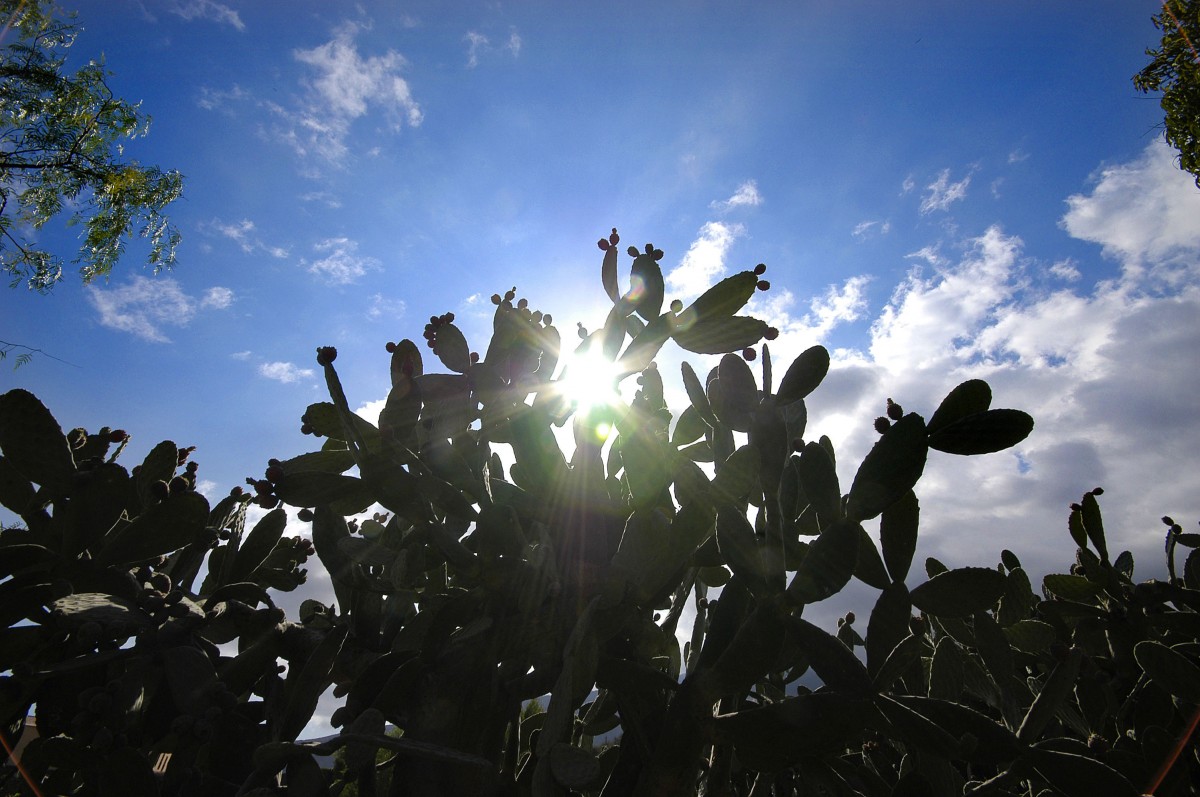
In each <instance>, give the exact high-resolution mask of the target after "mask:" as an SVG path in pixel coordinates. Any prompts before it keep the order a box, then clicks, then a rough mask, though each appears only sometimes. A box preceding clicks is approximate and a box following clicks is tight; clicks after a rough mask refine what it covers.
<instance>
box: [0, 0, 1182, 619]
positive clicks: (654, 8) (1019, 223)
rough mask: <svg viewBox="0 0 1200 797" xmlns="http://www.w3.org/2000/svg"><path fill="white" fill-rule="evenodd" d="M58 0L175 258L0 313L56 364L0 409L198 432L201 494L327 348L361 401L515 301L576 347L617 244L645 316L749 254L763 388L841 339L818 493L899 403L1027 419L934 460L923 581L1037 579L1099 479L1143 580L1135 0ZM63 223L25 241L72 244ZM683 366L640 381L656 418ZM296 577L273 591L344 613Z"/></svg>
mask: <svg viewBox="0 0 1200 797" xmlns="http://www.w3.org/2000/svg"><path fill="white" fill-rule="evenodd" d="M67 5H68V7H70V8H73V9H75V10H77V11H78V13H79V16H78V22H79V25H80V27H81V28H82V29H83V30H82V33H81V34H80V36H79V38H78V40H77V42H76V45H75V47H74V49H73V50H72V57H73V58H74V59H86V58H90V57H98V56H99V55H100V54H101V53H102V54H103V56H104V58H105V61H106V64H107V66H108V68H109V69H111V70H112V72H113V73H114V75H113V77H112V80H111V85H112V87H113V89H114V91H115V92H116V93H117V94H118V95H119V96H122V97H124V98H126V99H128V100H133V101H141V102H142V103H143V105H142V107H143V109H144V110H145V111H146V112H148V113H149V114H150V115H151V116H152V117H153V120H154V121H153V125H152V127H151V129H150V132H149V135H148V136H147V137H145V138H144V139H139V140H137V141H135V142H131V143H130V144H129V145H128V146H127V149H126V152H127V153H128V154H129V155H130V157H133V158H136V159H138V160H139V161H141V162H142V163H146V164H150V163H154V164H158V165H160V166H162V167H163V168H175V169H178V170H180V171H181V172H182V173H183V174H184V176H185V189H184V198H183V199H182V200H181V201H180V202H178V203H177V204H176V205H174V206H172V208H171V209H170V212H171V216H172V220H173V221H174V223H175V224H176V225H177V226H178V227H179V228H180V230H181V231H182V233H183V236H184V238H183V243H182V245H181V248H180V251H179V261H178V264H177V266H176V267H175V268H174V269H173V270H172V271H171V272H169V273H164V274H162V275H159V276H154V275H153V274H152V273H151V272H150V271H148V270H146V269H144V268H143V267H142V259H143V257H144V249H140V248H139V242H137V241H134V242H131V243H130V245H129V248H128V252H127V255H126V258H125V259H124V260H123V261H122V262H121V263H120V264H119V265H118V267H117V269H116V270H115V271H114V272H113V274H112V276H111V278H110V279H109V280H107V281H100V282H97V283H95V284H92V285H90V286H86V287H85V286H83V285H81V284H79V281H78V280H77V279H76V280H72V279H70V278H68V279H67V280H66V281H64V282H63V283H62V284H60V285H59V286H58V287H57V288H56V289H55V290H54V292H53V294H52V295H49V296H40V295H37V294H33V293H30V292H28V291H26V290H24V289H16V290H6V291H4V292H0V340H4V341H9V342H18V343H22V344H25V345H28V346H33V347H36V348H39V349H42V350H44V351H45V352H47V353H48V354H47V355H38V356H36V357H35V358H34V360H33V361H32V362H30V363H28V364H26V365H24V366H22V367H20V368H18V369H15V370H14V369H13V368H12V365H11V363H12V361H13V359H14V357H15V354H16V353H18V352H17V351H14V352H13V353H11V354H10V357H9V359H8V360H7V361H5V362H0V391H2V390H7V389H9V388H11V387H22V388H25V389H28V390H31V391H33V392H34V393H36V394H37V395H38V396H39V397H40V398H41V399H42V400H43V401H44V402H45V403H46V404H47V405H48V406H49V407H50V408H51V410H52V411H53V412H54V413H55V414H56V416H57V417H58V419H59V420H60V422H61V423H62V424H63V426H64V428H71V427H75V426H85V427H88V428H91V429H96V428H99V427H100V426H104V425H107V426H111V427H114V428H116V427H120V428H125V429H127V430H128V431H130V432H131V434H132V435H133V439H132V441H131V444H130V448H129V449H128V450H127V453H126V455H125V456H124V457H123V460H122V461H125V462H126V465H127V467H131V466H132V465H133V464H136V463H137V462H138V461H140V458H141V456H143V455H144V453H145V452H147V451H148V450H149V449H150V448H151V447H153V445H154V444H155V443H157V442H158V441H160V440H163V439H170V440H174V441H175V442H177V443H178V444H179V445H195V446H196V447H197V450H196V452H195V454H194V455H193V459H194V460H196V461H198V462H199V463H200V471H199V476H200V478H201V480H202V482H201V487H202V489H203V490H204V491H206V492H207V493H208V494H209V495H210V496H211V497H212V499H213V500H214V501H215V500H216V499H217V498H219V497H220V496H221V495H224V494H225V493H226V492H227V491H228V490H229V489H230V488H231V487H233V486H235V485H238V484H241V483H242V482H243V480H244V478H245V477H246V476H256V477H257V476H259V475H260V474H261V473H262V470H263V468H264V467H265V464H266V460H267V459H268V458H271V457H278V458H281V459H282V458H286V457H289V456H293V455H296V454H299V453H302V452H304V451H305V450H308V449H309V448H310V447H311V446H312V438H306V437H304V436H302V435H301V434H300V432H299V426H300V420H299V418H300V415H301V414H302V413H303V411H304V408H305V407H306V406H307V405H308V404H309V403H311V402H314V401H321V400H324V399H325V398H326V395H325V393H324V387H323V380H322V379H321V378H320V370H319V368H318V367H317V366H316V363H315V358H314V350H315V348H316V347H317V346H320V345H334V346H336V347H337V348H338V351H339V356H338V360H337V365H338V368H339V372H340V374H341V377H342V381H343V383H344V385H345V386H346V389H347V393H348V394H349V398H350V401H351V403H352V406H358V407H360V408H361V411H362V413H363V414H364V415H366V416H368V417H373V413H374V412H377V411H378V407H379V406H380V404H381V402H382V400H383V399H384V398H385V396H386V393H387V389H388V385H389V381H388V359H387V358H388V355H387V353H386V352H385V350H384V345H385V343H386V342H387V341H394V340H399V339H401V338H404V337H408V338H412V339H417V340H419V339H420V338H419V336H420V333H421V331H422V328H423V325H424V323H425V322H426V320H427V319H428V318H429V317H430V316H431V315H441V314H442V313H445V312H448V311H449V312H453V313H455V316H456V318H457V323H458V325H459V326H460V327H462V329H463V330H464V332H465V333H466V335H467V338H468V340H469V341H471V342H472V348H475V349H479V350H484V349H486V344H487V339H488V338H487V335H488V331H489V330H490V326H491V314H492V306H491V304H490V302H489V299H488V297H490V296H491V295H492V294H493V293H497V292H499V293H503V292H504V291H506V290H508V289H509V288H511V287H513V286H516V287H517V290H518V293H519V294H520V295H522V296H525V297H527V298H528V299H529V301H530V304H531V305H532V306H533V307H535V308H537V309H540V310H542V311H544V312H549V313H551V314H552V315H553V316H554V317H555V319H556V325H557V326H558V327H559V328H560V330H562V331H563V332H564V339H566V340H570V339H571V333H572V330H573V328H574V327H575V324H576V323H577V322H582V323H583V324H584V325H585V326H587V327H588V328H589V329H594V328H596V327H598V326H600V325H601V324H602V322H603V318H604V315H605V313H606V312H607V308H608V306H609V305H608V300H607V298H606V297H605V294H604V292H603V290H602V289H601V286H600V281H599V267H600V262H601V253H600V251H599V250H598V249H597V248H596V243H595V242H596V240H597V239H598V238H600V237H601V236H604V235H607V233H608V231H609V230H610V229H611V228H612V227H614V226H615V227H617V228H618V229H619V231H620V234H621V236H622V244H621V248H622V249H624V247H625V245H626V244H629V243H632V244H635V245H638V246H640V245H642V244H643V243H645V242H653V244H654V245H655V246H656V247H657V248H660V249H662V250H663V251H664V252H665V256H664V258H663V260H662V261H661V264H662V266H663V269H664V272H665V274H666V280H667V296H668V299H670V298H680V299H684V300H685V301H686V300H688V299H690V298H692V297H694V296H696V295H698V294H699V293H700V292H702V291H703V289H704V288H706V287H707V286H708V285H710V284H712V283H714V282H716V281H717V280H719V279H720V278H721V277H722V276H724V275H727V274H730V273H734V272H736V271H741V270H744V269H747V268H752V267H753V266H754V265H755V264H756V263H760V262H762V263H765V264H767V266H768V271H767V275H766V276H767V278H768V279H769V280H770V281H771V283H772V288H771V290H770V291H768V292H766V293H760V294H758V295H757V297H756V299H755V300H754V303H753V304H752V305H751V308H750V311H751V312H752V313H753V314H756V315H758V316H759V317H761V318H764V319H765V320H767V321H768V322H769V323H771V324H772V325H774V326H776V327H777V328H779V329H780V331H781V335H780V337H779V338H778V339H777V340H775V341H773V342H772V343H771V344H770V348H771V352H772V359H773V360H774V361H775V362H776V363H777V365H776V369H777V371H778V372H779V373H782V369H783V368H786V365H787V363H789V362H790V361H791V359H792V358H793V357H795V356H796V355H797V354H798V353H799V352H800V351H802V350H804V349H806V348H808V347H809V346H811V345H814V344H817V343H820V344H823V345H825V346H826V347H828V348H829V349H830V351H831V352H832V353H833V365H832V368H831V371H830V374H829V376H828V378H827V379H826V380H825V383H824V384H823V385H822V386H821V387H820V388H819V389H818V390H817V392H816V393H814V394H813V395H812V396H811V397H810V399H809V414H810V421H809V427H808V428H809V431H808V436H809V437H811V438H815V437H817V436H819V435H821V434H825V435H828V436H829V437H830V438H831V439H832V440H833V442H834V444H835V446H836V448H837V451H838V470H839V474H840V477H841V482H842V484H843V489H844V490H845V489H848V485H849V484H850V483H851V481H852V479H853V476H854V472H855V469H856V466H857V463H858V462H860V461H861V459H862V457H863V456H864V455H865V453H866V451H867V450H868V449H869V448H870V446H871V444H872V443H873V441H874V440H875V439H876V438H877V435H876V433H875V432H874V431H873V430H872V420H873V419H874V418H875V417H876V416H878V415H880V414H882V413H883V411H884V408H885V403H886V400H887V399H888V398H893V399H895V400H896V401H897V402H899V403H900V404H901V405H902V406H903V407H904V408H905V409H906V410H910V411H916V412H920V413H921V414H923V415H924V416H925V417H927V418H928V417H929V415H930V414H931V413H932V412H933V410H934V409H935V408H936V406H937V404H938V402H939V401H940V399H941V398H942V396H944V395H945V394H946V393H947V392H948V391H949V390H950V389H951V388H953V387H954V386H955V385H957V384H958V383H960V382H962V381H964V380H966V379H971V378H982V379H986V380H987V381H988V382H989V383H990V384H991V385H992V389H993V395H994V401H993V406H994V407H1014V408H1018V409H1022V410H1025V411H1027V412H1029V413H1030V414H1031V415H1032V416H1033V417H1034V419H1035V422H1036V426H1035V428H1034V431H1033V433H1032V434H1031V435H1030V436H1029V438H1028V439H1027V440H1025V441H1024V442H1023V443H1021V444H1020V445H1018V446H1017V447H1015V448H1014V449H1011V450H1009V451H1005V452H1002V453H999V454H994V455H990V456H986V457H972V458H957V457H951V456H949V455H944V454H939V453H936V452H934V453H932V454H931V457H930V461H929V463H928V465H927V467H926V469H925V476H924V478H923V479H922V480H921V482H920V484H919V485H918V489H917V492H918V496H919V498H920V500H921V503H922V507H923V512H922V536H921V541H920V545H919V548H918V551H917V559H916V561H917V562H920V561H922V560H923V559H924V557H926V556H936V557H937V558H939V559H941V560H942V561H944V562H946V563H947V564H949V565H950V566H966V565H985V566H991V565H994V564H995V563H996V562H997V561H999V554H1000V551H1001V549H1003V548H1008V549H1011V550H1013V551H1015V552H1016V553H1017V554H1018V556H1020V557H1021V559H1022V561H1023V562H1024V563H1025V565H1026V569H1027V570H1029V571H1030V573H1031V575H1033V576H1034V580H1035V583H1037V582H1038V581H1039V580H1040V576H1041V575H1043V574H1045V573H1048V572H1062V571H1065V569H1066V568H1067V567H1068V566H1069V564H1070V563H1071V561H1072V556H1073V550H1074V548H1073V544H1072V543H1071V541H1070V538H1069V536H1068V534H1067V531H1066V518H1067V513H1068V506H1069V504H1070V503H1071V502H1072V501H1077V500H1079V498H1080V496H1081V495H1082V494H1083V493H1084V492H1085V491H1087V490H1090V489H1092V488H1094V487H1103V488H1104V490H1105V492H1104V495H1103V496H1102V497H1101V499H1100V502H1101V507H1102V509H1103V511H1104V515H1105V521H1106V529H1107V531H1108V534H1109V540H1110V542H1109V547H1110V550H1113V551H1120V550H1125V549H1128V550H1131V551H1132V552H1133V554H1134V556H1135V559H1136V561H1137V563H1138V570H1137V572H1136V574H1135V575H1136V576H1137V577H1139V578H1150V577H1154V576H1162V575H1163V574H1164V572H1165V568H1164V563H1163V561H1164V560H1163V555H1162V550H1163V548H1162V543H1163V536H1164V533H1165V531H1166V529H1165V528H1164V526H1163V525H1162V524H1161V522H1160V520H1159V518H1160V517H1161V516H1163V515H1171V516H1173V517H1174V518H1175V519H1176V520H1177V521H1178V522H1180V523H1181V524H1182V525H1183V526H1184V528H1185V530H1188V529H1191V530H1196V529H1195V524H1196V522H1197V521H1198V520H1200V491H1197V489H1196V474H1197V473H1200V424H1198V423H1197V417H1196V413H1197V412H1198V411H1200V404H1198V403H1197V401H1196V399H1195V397H1196V396H1197V395H1200V356H1198V352H1200V189H1197V187H1196V185H1195V183H1194V181H1193V179H1192V178H1191V176H1190V175H1187V174H1185V173H1183V172H1181V171H1180V170H1179V169H1178V168H1177V166H1176V163H1175V154H1174V153H1173V151H1172V150H1170V149H1168V148H1167V147H1166V145H1165V144H1164V143H1163V141H1162V129H1161V122H1162V111H1161V109H1160V108H1159V105H1158V101H1157V98H1154V97H1146V96H1144V95H1141V94H1139V93H1138V92H1136V91H1135V89H1134V87H1133V84H1132V82H1131V79H1130V78H1131V76H1132V75H1133V74H1134V73H1135V72H1137V71H1138V70H1139V69H1140V68H1141V67H1142V66H1143V65H1144V64H1145V63H1146V62H1147V60H1148V59H1147V57H1146V56H1145V55H1144V51H1145V49H1146V48H1147V47H1151V46H1154V45H1155V44H1156V43H1157V36H1156V34H1157V31H1156V30H1155V29H1154V27H1153V25H1152V24H1151V22H1150V17H1151V15H1152V14H1154V13H1155V12H1156V10H1157V4H1156V3H1155V2H1153V1H1152V0H1138V1H1133V0H1098V2H1093V3H1086V4H1085V3H1068V2H1059V3H1045V2H1019V1H1015V2H1007V3H1003V4H1001V3H953V2H910V3H904V4H895V3H890V2H860V3H849V4H847V3H833V2H824V1H815V2H794V3H777V2H762V3H755V4H717V3H709V2H699V1H692V2H682V1H677V2H676V1H669V2H662V3H655V4H646V3H637V4H635V3H625V2H612V3H605V4H603V6H601V5H600V4H562V3H549V2H536V1H533V0H531V1H530V2H511V3H497V2H483V3H479V2H461V3H453V4H442V3H432V2H411V3H404V2H401V3H392V2H388V3H383V2H363V3H358V4H350V3H329V2H316V1H315V0H294V1H293V2H288V3H286V4H285V3H281V2H254V3H250V2H236V1H235V0H228V2H219V0H161V2H150V0H144V2H137V1H136V0H74V2H68V3H67ZM447 5H448V6H450V7H449V8H446V7H444V6H447ZM74 234H75V233H74V231H66V230H60V229H52V228H47V229H46V230H45V231H44V232H43V233H42V240H43V241H44V242H46V243H47V245H51V244H53V245H56V246H58V247H60V248H61V251H62V253H63V254H65V255H67V256H68V258H69V257H70V256H71V254H72V253H73V251H74V249H75V247H76V246H77V243H76V242H75V241H74V238H73V236H74ZM624 263H625V264H626V265H627V264H628V260H624ZM50 355H52V356H50ZM683 359H685V358H684V356H683V355H682V354H681V353H680V352H679V351H678V350H677V349H674V348H672V347H671V346H670V345H669V346H668V348H667V349H666V350H665V351H664V356H663V358H662V369H663V372H664V374H666V375H667V380H666V381H667V384H668V390H669V396H671V397H672V398H673V406H674V407H676V408H677V409H682V407H683V406H684V404H683V402H684V401H685V399H684V397H683V392H682V386H681V381H680V379H679V376H678V374H679V362H680V361H681V360H683ZM686 359H687V360H688V361H689V362H691V363H692V364H693V365H694V366H695V367H696V368H697V370H698V371H700V372H701V373H703V372H704V371H703V370H701V369H704V370H707V368H708V367H710V365H711V363H710V362H708V361H707V360H706V359H705V358H702V357H699V356H695V355H688V356H687V357H686ZM292 529H293V531H292V532H291V533H305V527H304V524H301V523H299V522H298V521H294V520H293V525H292ZM868 530H869V531H870V532H871V533H872V534H875V533H876V529H875V527H874V526H871V527H869V529H868ZM310 564H312V565H313V566H312V567H311V568H310V584H309V585H307V586H306V587H305V588H304V589H305V590H307V591H306V592H304V593H303V594H299V595H297V596H296V599H295V600H294V601H291V602H289V603H286V604H285V605H292V606H294V605H296V604H297V603H298V600H299V598H302V597H307V596H309V595H312V596H315V597H319V598H324V599H325V600H326V601H327V602H331V601H332V594H331V592H330V590H329V587H328V580H327V578H326V577H324V576H323V575H322V574H321V573H320V572H318V571H319V567H317V566H316V562H315V561H313V562H312V563H310ZM1180 565H1182V562H1181V563H1180ZM914 571H915V573H914V576H913V577H912V578H911V579H910V581H913V583H914V584H915V583H917V581H918V580H919V577H920V568H919V566H915V567H914ZM873 599H874V597H873V591H872V590H869V589H865V588H859V587H851V588H850V589H848V590H847V592H846V593H845V594H844V595H841V596H838V598H836V599H833V600H831V601H830V606H828V607H822V608H820V609H818V607H813V608H814V609H817V611H815V612H812V613H811V614H812V615H813V616H827V617H832V616H834V615H835V614H837V613H841V612H844V611H845V610H846V609H847V608H851V609H855V610H856V611H857V612H858V613H859V615H860V616H863V617H865V616H867V614H868V613H869V609H870V606H871V602H872V601H873ZM834 601H841V603H839V605H838V606H837V607H833V606H832V603H833V602H834ZM821 612H824V615H821ZM827 626H831V623H829V624H827Z"/></svg>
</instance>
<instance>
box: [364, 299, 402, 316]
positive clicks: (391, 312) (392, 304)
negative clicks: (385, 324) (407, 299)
mask: <svg viewBox="0 0 1200 797" xmlns="http://www.w3.org/2000/svg"><path fill="white" fill-rule="evenodd" d="M405 309H406V305H405V304H404V301H403V300H401V299H389V298H387V297H385V296H384V295H383V294H382V293H377V294H375V295H374V296H372V297H371V304H370V306H368V307H367V318H369V319H371V320H372V321H378V320H379V319H386V320H388V321H395V320H396V319H398V318H400V317H401V316H403V315H404V311H405Z"/></svg>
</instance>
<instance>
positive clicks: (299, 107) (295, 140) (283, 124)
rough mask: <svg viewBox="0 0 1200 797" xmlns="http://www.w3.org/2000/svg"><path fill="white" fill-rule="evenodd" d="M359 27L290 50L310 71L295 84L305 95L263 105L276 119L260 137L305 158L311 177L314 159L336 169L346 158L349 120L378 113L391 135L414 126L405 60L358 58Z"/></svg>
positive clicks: (391, 55)
mask: <svg viewBox="0 0 1200 797" xmlns="http://www.w3.org/2000/svg"><path fill="white" fill-rule="evenodd" d="M362 29H363V28H362V27H360V26H359V25H357V24H355V23H353V22H344V23H342V24H341V25H339V26H338V27H337V28H335V29H334V30H333V38H332V39H330V40H329V41H327V42H325V43H324V44H321V45H318V46H316V47H313V48H311V49H297V50H295V51H293V53H292V54H293V56H294V57H295V59H296V61H297V62H299V63H301V64H303V65H305V66H306V67H309V68H310V69H311V70H312V71H311V73H310V76H309V77H308V78H307V79H304V80H302V81H301V84H302V86H303V87H304V89H305V95H304V96H303V97H302V98H301V99H300V100H298V101H297V102H295V103H288V104H281V103H278V102H270V101H263V102H262V103H261V105H262V107H263V108H265V109H267V110H268V111H269V112H270V113H271V114H272V115H273V116H274V117H275V118H276V120H277V124H276V125H275V126H274V127H273V128H272V129H271V130H270V131H268V132H267V133H266V134H267V135H268V136H269V137H270V138H272V139H274V140H276V141H279V142H281V143H284V144H287V145H288V146H289V147H291V148H292V149H293V150H295V152H296V154H297V155H299V156H301V157H302V158H306V159H307V163H306V168H307V169H308V170H309V172H310V173H312V174H313V175H314V176H315V175H316V174H317V170H316V169H315V168H314V167H313V165H312V160H313V159H314V158H320V159H322V160H323V161H325V162H327V163H332V164H335V165H340V164H341V163H343V162H344V161H345V159H346V158H347V157H348V156H349V153H350V146H349V144H348V143H347V142H348V139H349V136H350V132H351V128H352V127H353V125H354V122H356V121H357V120H359V119H361V118H363V117H365V116H367V115H368V114H369V113H370V112H371V111H378V112H379V113H381V114H382V115H383V117H384V119H385V120H386V122H387V126H388V127H389V128H390V129H391V131H392V132H398V131H399V130H401V129H402V128H403V127H404V126H405V125H407V126H409V127H417V126H418V125H420V124H421V121H422V119H423V113H422V111H421V106H420V104H418V103H417V101H416V99H415V98H414V97H413V94H412V90H411V89H410V88H409V85H408V81H407V80H406V79H405V78H404V77H402V75H401V73H402V72H403V70H404V69H405V67H407V66H408V61H407V59H405V57H404V56H403V55H401V54H400V53H399V52H397V51H396V50H391V49H389V50H387V51H386V52H385V53H383V54H382V55H370V56H364V55H362V54H361V53H360V52H359V50H358V46H357V44H356V42H355V38H356V37H357V35H358V33H359V32H360V31H361V30H362Z"/></svg>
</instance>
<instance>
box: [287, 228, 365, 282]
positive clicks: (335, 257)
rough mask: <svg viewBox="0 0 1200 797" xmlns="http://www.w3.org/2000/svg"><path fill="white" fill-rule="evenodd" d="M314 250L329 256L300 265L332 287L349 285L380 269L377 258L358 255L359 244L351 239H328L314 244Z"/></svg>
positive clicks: (302, 262) (305, 261)
mask: <svg viewBox="0 0 1200 797" xmlns="http://www.w3.org/2000/svg"><path fill="white" fill-rule="evenodd" d="M313 249H314V250H315V251H317V252H322V253H326V252H327V253H328V254H326V255H325V256H324V257H322V258H319V259H317V260H314V261H312V262H309V261H307V260H301V261H300V264H301V265H302V266H305V267H307V269H308V272H309V273H310V274H316V275H317V276H318V277H321V278H322V279H323V280H325V282H327V283H329V284H330V285H349V284H350V283H352V282H357V281H358V279H359V278H360V277H362V276H363V275H364V274H366V273H367V272H368V271H373V270H375V269H378V268H379V267H380V265H379V261H378V260H376V259H375V258H373V257H366V256H362V255H358V254H356V252H357V251H358V242H357V241H352V240H350V239H349V238H326V239H325V240H323V241H320V242H318V243H316V244H314V245H313Z"/></svg>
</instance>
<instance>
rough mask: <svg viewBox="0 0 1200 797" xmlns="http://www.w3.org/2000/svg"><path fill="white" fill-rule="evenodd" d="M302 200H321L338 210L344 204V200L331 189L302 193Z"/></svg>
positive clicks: (326, 205)
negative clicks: (330, 190)
mask: <svg viewBox="0 0 1200 797" xmlns="http://www.w3.org/2000/svg"><path fill="white" fill-rule="evenodd" d="M300 201H301V202H320V203H321V204H323V205H325V207H327V208H332V209H333V210H337V209H338V208H340V207H341V206H342V200H341V199H339V198H338V197H337V196H336V195H335V194H332V193H330V192H329V191H308V192H307V193H303V194H301V195H300Z"/></svg>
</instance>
